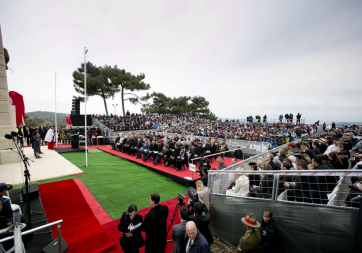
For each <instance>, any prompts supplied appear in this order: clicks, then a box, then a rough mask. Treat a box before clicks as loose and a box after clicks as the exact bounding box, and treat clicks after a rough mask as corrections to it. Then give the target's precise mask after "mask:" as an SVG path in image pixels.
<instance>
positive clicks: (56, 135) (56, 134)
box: [55, 73, 58, 147]
mask: <svg viewBox="0 0 362 253" xmlns="http://www.w3.org/2000/svg"><path fill="white" fill-rule="evenodd" d="M55 147H58V124H57V73H55Z"/></svg>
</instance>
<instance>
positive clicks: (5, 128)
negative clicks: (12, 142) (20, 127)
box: [0, 125, 15, 138]
mask: <svg viewBox="0 0 362 253" xmlns="http://www.w3.org/2000/svg"><path fill="white" fill-rule="evenodd" d="M11 131H15V129H13V128H12V126H11V125H0V138H1V137H4V136H5V134H10V133H11Z"/></svg>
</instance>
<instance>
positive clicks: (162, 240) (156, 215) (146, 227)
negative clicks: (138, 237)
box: [142, 193, 168, 253]
mask: <svg viewBox="0 0 362 253" xmlns="http://www.w3.org/2000/svg"><path fill="white" fill-rule="evenodd" d="M150 203H151V205H152V209H151V210H150V211H149V212H148V213H147V214H146V215H145V221H144V223H143V226H142V231H143V232H145V233H146V246H145V253H155V252H157V253H162V252H165V250H166V241H167V217H168V207H167V206H164V205H160V204H159V203H160V195H159V194H158V193H153V194H151V196H150Z"/></svg>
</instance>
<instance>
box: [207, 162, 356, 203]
mask: <svg viewBox="0 0 362 253" xmlns="http://www.w3.org/2000/svg"><path fill="white" fill-rule="evenodd" d="M257 181H258V183H257V185H255V184H254V182H257ZM208 187H209V189H210V193H211V194H215V195H224V196H232V197H238V198H251V199H260V200H274V201H283V202H289V203H301V202H302V203H304V204H313V205H324V206H334V207H339V208H350V207H357V206H359V203H360V202H358V201H360V199H358V198H355V197H356V196H358V195H362V171H361V170H343V169H340V170H278V171H276V170H264V171H255V170H252V171H250V170H220V171H217V170H210V171H209V172H208Z"/></svg>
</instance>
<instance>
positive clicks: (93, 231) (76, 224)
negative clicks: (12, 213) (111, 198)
mask: <svg viewBox="0 0 362 253" xmlns="http://www.w3.org/2000/svg"><path fill="white" fill-rule="evenodd" d="M39 190H40V196H41V199H42V203H43V206H44V210H45V212H46V215H47V217H48V220H49V222H53V221H57V220H60V219H63V223H62V224H61V226H62V236H63V237H64V239H65V241H66V242H67V243H68V245H69V251H68V252H70V253H71V252H76V253H78V252H119V251H118V250H117V248H116V246H115V245H114V244H113V242H112V241H111V240H110V238H109V237H108V235H107V233H106V232H105V230H104V229H103V227H102V226H101V225H100V224H99V222H98V219H97V218H96V217H95V216H94V214H93V212H92V210H91V208H90V207H89V205H88V203H87V201H86V200H85V198H84V196H83V195H82V193H81V191H80V189H79V187H78V185H77V184H76V182H75V181H74V180H73V179H71V180H65V181H59V182H54V183H48V184H42V185H39ZM52 229H53V233H54V236H55V237H57V227H56V226H53V227H52Z"/></svg>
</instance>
